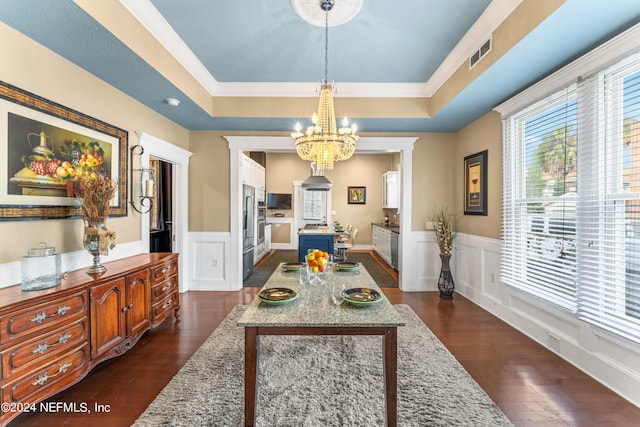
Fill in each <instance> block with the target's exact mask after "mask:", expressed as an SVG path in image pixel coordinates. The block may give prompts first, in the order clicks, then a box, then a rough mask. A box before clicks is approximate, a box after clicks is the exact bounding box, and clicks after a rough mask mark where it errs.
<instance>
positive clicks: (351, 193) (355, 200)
mask: <svg viewBox="0 0 640 427" xmlns="http://www.w3.org/2000/svg"><path fill="white" fill-rule="evenodd" d="M347 203H348V204H350V205H365V204H366V203H367V187H347Z"/></svg>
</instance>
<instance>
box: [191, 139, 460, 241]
mask: <svg viewBox="0 0 640 427" xmlns="http://www.w3.org/2000/svg"><path fill="white" fill-rule="evenodd" d="M234 134H235V135H238V134H240V133H238V132H212V131H199V132H191V145H190V147H189V150H190V151H191V152H193V156H192V157H191V162H190V171H189V176H190V177H189V181H190V185H189V186H190V188H189V203H190V204H189V230H190V231H229V229H230V225H229V149H228V143H227V142H226V140H225V139H224V138H223V135H234ZM244 134H245V135H246V134H247V133H244ZM269 135H273V134H269ZM381 136H389V135H388V134H385V135H381ZM403 136H408V135H403ZM413 136H419V138H418V140H417V141H416V143H415V145H414V151H413V165H412V166H413V177H412V178H413V190H412V199H413V200H412V206H411V209H412V218H413V219H412V224H411V229H412V230H424V229H425V223H426V221H428V220H429V218H430V216H431V213H432V211H433V207H434V205H438V206H448V207H450V210H451V211H452V212H453V211H454V210H455V209H457V208H460V212H462V211H461V207H457V206H456V203H455V199H456V193H455V188H456V181H455V179H454V175H453V174H454V164H455V159H456V157H455V156H456V139H455V137H456V135H455V134H452V133H421V134H417V135H416V134H413ZM266 161H267V173H266V186H267V191H268V192H272V193H292V192H293V181H294V180H303V179H305V178H306V177H307V176H309V175H310V173H311V169H310V167H309V163H308V162H305V161H302V160H300V159H299V158H298V156H297V155H295V154H275V153H268V154H267V157H266ZM399 161H400V156H399V154H398V153H390V154H362V155H358V154H356V155H354V156H353V158H352V159H350V160H348V161H345V162H339V163H337V164H336V166H335V169H334V170H333V171H329V172H327V177H328V178H329V179H331V180H332V181H333V183H334V191H333V200H332V208H333V210H334V211H336V218H337V219H338V220H339V221H340V222H341V223H344V224H346V223H352V224H354V225H356V226H358V227H359V228H361V229H362V230H367V232H366V233H365V232H364V231H363V233H362V234H363V239H370V237H366V238H365V237H364V235H365V234H367V235H369V234H370V223H371V222H379V221H380V220H381V218H382V217H383V216H384V211H383V210H382V207H381V206H382V194H381V185H382V184H381V182H382V174H383V173H384V172H386V171H388V170H396V169H397V164H398V163H399ZM347 166H348V167H347ZM348 186H366V187H367V203H366V205H349V204H347V201H346V197H347V196H346V191H347V187H348ZM282 213H284V214H285V216H287V217H290V216H293V211H289V212H287V211H282ZM368 241H369V240H361V242H362V243H363V244H364V243H366V242H368Z"/></svg>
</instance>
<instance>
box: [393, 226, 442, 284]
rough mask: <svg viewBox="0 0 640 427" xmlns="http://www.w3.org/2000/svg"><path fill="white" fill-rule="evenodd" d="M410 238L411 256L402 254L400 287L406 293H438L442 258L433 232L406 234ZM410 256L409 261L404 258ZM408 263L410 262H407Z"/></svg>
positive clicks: (404, 235)
mask: <svg viewBox="0 0 640 427" xmlns="http://www.w3.org/2000/svg"><path fill="white" fill-rule="evenodd" d="M402 238H403V239H405V238H409V244H408V245H407V246H408V247H409V248H410V251H409V254H408V255H405V254H400V257H401V260H402V261H401V267H402V268H401V269H400V287H401V289H402V290H403V291H405V292H412V291H436V290H438V276H439V275H440V257H439V256H438V246H437V244H436V239H435V237H434V234H433V232H427V231H412V232H410V233H404V234H403V235H402ZM405 256H408V259H407V260H404V259H403V258H404V257H405ZM405 261H408V262H405Z"/></svg>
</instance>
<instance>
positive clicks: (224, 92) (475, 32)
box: [119, 0, 523, 98]
mask: <svg viewBox="0 0 640 427" xmlns="http://www.w3.org/2000/svg"><path fill="white" fill-rule="evenodd" d="M119 1H120V3H121V4H122V5H123V6H124V7H125V8H126V9H127V10H128V11H129V12H130V13H131V14H132V15H133V16H134V17H135V18H136V19H137V20H138V21H139V22H140V23H141V24H142V25H143V26H144V27H145V28H146V29H147V31H149V32H150V33H151V34H152V35H153V36H154V37H155V38H156V39H157V40H158V41H159V42H160V43H161V44H162V45H163V46H164V47H165V48H166V49H167V51H169V52H170V53H171V55H173V56H174V57H175V58H176V60H177V61H178V62H179V63H180V64H181V65H182V66H183V67H184V68H185V69H186V70H187V72H189V73H190V74H191V75H193V77H194V78H195V79H196V80H197V81H198V82H199V83H200V84H201V85H202V86H203V87H204V88H205V90H207V92H208V93H209V94H211V95H212V96H240V97H249V96H257V97H262V96H269V97H274V96H275V97H278V96H279V97H307V96H315V95H316V93H317V86H318V84H317V83H315V82H314V83H311V84H310V83H273V82H218V81H217V80H216V79H215V77H214V76H213V75H212V74H211V73H210V72H209V71H208V70H207V69H206V68H205V66H204V65H203V64H202V63H201V62H200V60H198V58H197V57H196V55H195V54H194V53H193V52H192V51H191V50H190V49H189V48H188V46H187V45H186V43H184V41H183V40H182V39H181V38H180V37H179V36H178V34H177V33H176V32H175V31H174V30H173V28H172V27H171V25H169V23H168V22H167V21H166V20H165V19H164V17H163V16H162V15H161V14H160V12H158V10H157V9H156V8H155V7H154V6H153V4H152V3H151V2H150V1H149V0H119ZM309 1H311V2H312V3H314V5H316V6H317V4H316V3H317V0H307V2H309ZM522 1H523V0H493V1H492V2H491V3H490V4H489V6H488V7H487V9H486V10H485V11H484V12H483V13H482V15H481V16H480V18H479V19H478V20H477V21H476V22H475V24H474V25H473V26H472V27H471V28H470V29H469V31H468V32H467V33H466V34H465V36H464V37H463V38H462V39H461V40H460V42H459V43H458V44H457V45H456V47H455V48H454V49H453V50H452V51H451V53H450V54H449V55H448V56H447V58H446V59H445V60H444V61H443V63H442V64H441V65H440V67H438V69H437V70H436V72H435V73H434V74H433V75H432V76H431V78H430V79H429V80H428V81H427V82H424V83H340V84H339V87H338V90H339V93H338V94H336V96H338V97H355V96H357V97H365V98H372V97H373V98H379V97H380V98H385V97H394V98H397V97H431V96H433V94H434V93H435V92H436V91H437V90H438V89H439V88H440V87H441V86H442V85H443V84H444V83H445V82H446V81H447V80H448V79H449V78H450V77H451V76H452V75H453V73H454V72H455V71H456V70H457V69H458V68H459V67H460V65H462V64H464V63H465V62H466V61H467V59H468V58H469V56H470V55H471V54H472V53H473V51H474V49H477V47H478V46H477V40H486V38H487V37H489V36H490V35H491V34H492V33H493V31H494V30H495V29H496V28H497V27H498V26H499V25H500V24H501V23H502V22H503V21H504V20H505V19H506V18H507V17H508V16H509V15H510V14H511V13H512V12H513V10H515V9H516V8H517V7H518V6H519V5H520V3H522ZM359 3H360V4H359V7H361V6H362V1H359ZM293 4H294V0H292V5H293ZM338 4H339V3H338ZM336 7H337V6H336ZM294 8H295V7H294ZM318 9H319V7H318ZM359 10H360V9H359V8H358V11H359ZM320 12H321V11H320ZM332 12H333V11H332ZM356 13H357V11H356ZM323 25H324V24H323ZM330 25H331V24H330Z"/></svg>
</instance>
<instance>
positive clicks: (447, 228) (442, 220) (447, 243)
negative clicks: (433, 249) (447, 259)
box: [431, 206, 456, 255]
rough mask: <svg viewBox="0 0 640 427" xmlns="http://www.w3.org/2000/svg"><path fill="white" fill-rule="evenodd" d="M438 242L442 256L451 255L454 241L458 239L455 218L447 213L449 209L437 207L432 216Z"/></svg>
mask: <svg viewBox="0 0 640 427" xmlns="http://www.w3.org/2000/svg"><path fill="white" fill-rule="evenodd" d="M431 222H432V223H433V230H434V232H435V233H436V241H437V242H438V248H439V249H440V253H441V254H442V255H451V251H452V250H453V241H454V240H455V238H456V227H455V225H456V224H455V217H454V216H453V215H450V214H449V213H448V212H447V208H440V207H437V206H435V207H434V208H433V214H432V215H431Z"/></svg>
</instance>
